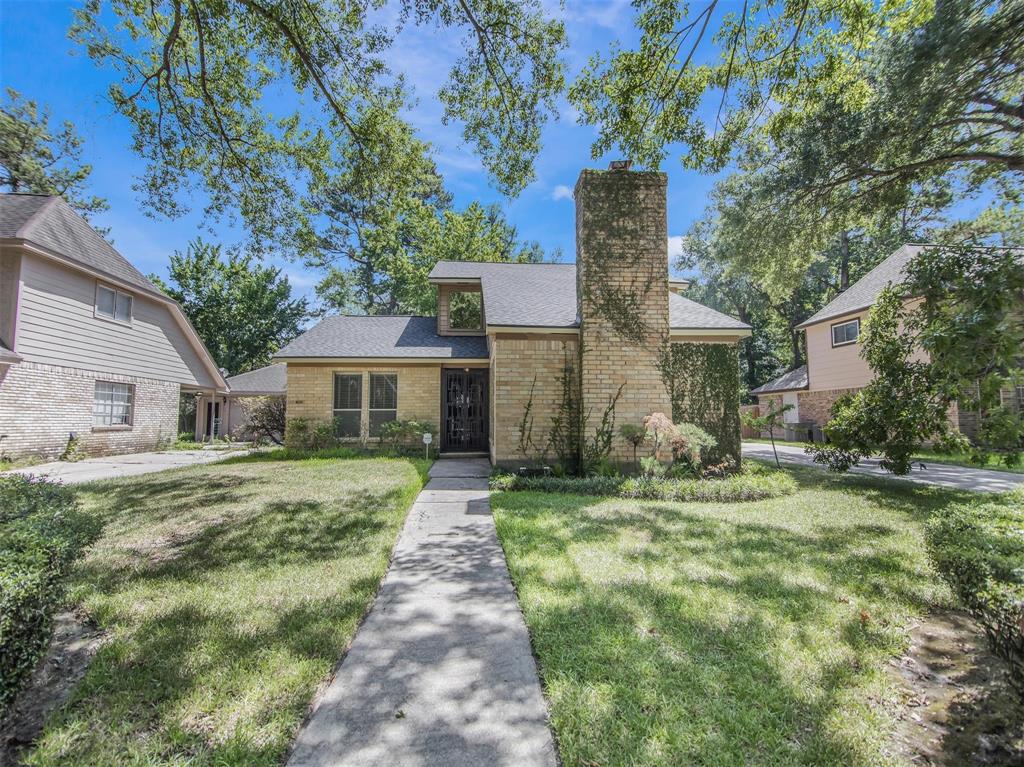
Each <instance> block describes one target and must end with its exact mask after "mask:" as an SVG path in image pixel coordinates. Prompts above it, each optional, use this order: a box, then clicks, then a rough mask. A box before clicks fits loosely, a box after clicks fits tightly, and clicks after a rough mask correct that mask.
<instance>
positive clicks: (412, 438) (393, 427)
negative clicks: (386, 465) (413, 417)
mask: <svg viewBox="0 0 1024 767" xmlns="http://www.w3.org/2000/svg"><path fill="white" fill-rule="evenodd" d="M424 434H433V435H435V436H436V435H437V428H436V427H435V426H434V425H433V424H430V423H423V422H420V421H388V422H387V423H383V424H381V426H380V440H381V443H382V444H387V445H389V446H390V448H391V449H392V450H393V451H395V452H397V451H398V450H399V448H401V447H409V446H413V447H416V448H417V449H419V450H422V447H420V446H421V445H422V444H423V443H422V439H423V435H424Z"/></svg>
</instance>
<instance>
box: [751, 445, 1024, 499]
mask: <svg viewBox="0 0 1024 767" xmlns="http://www.w3.org/2000/svg"><path fill="white" fill-rule="evenodd" d="M775 448H776V450H778V451H779V460H780V461H782V462H783V463H795V464H800V465H802V466H813V467H814V468H816V469H822V470H824V468H825V467H824V466H821V465H820V464H817V463H815V462H814V461H813V460H811V457H810V456H809V455H807V454H806V453H804V449H803V448H802V447H793V446H792V445H776V446H775ZM743 455H745V456H750V457H751V458H761V459H763V460H766V461H774V460H775V458H774V457H773V456H772V446H771V445H770V444H767V443H763V442H744V443H743ZM851 471H854V472H856V473H858V474H868V475H870V476H873V477H883V478H885V479H896V480H902V481H904V482H917V483H918V484H921V485H937V486H939V487H951V488H954V489H957V490H973V491H975V492H982V493H1001V492H1007V491H1009V490H1013V489H1014V488H1017V487H1021V486H1024V474H1012V473H1010V472H1006V471H990V470H988V469H971V468H967V467H964V466H951V465H949V464H945V463H935V462H931V463H929V462H927V461H926V462H925V468H923V469H922V468H920V466H918V464H916V463H915V464H914V468H913V470H912V471H911V473H910V474H908V475H907V476H905V477H897V476H896V475H895V474H891V473H889V472H887V471H886V470H885V469H883V468H882V467H880V466H879V465H878V459H876V458H866V459H865V460H863V461H861V462H860V465H859V466H857V467H855V468H853V469H851Z"/></svg>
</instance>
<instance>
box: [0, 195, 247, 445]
mask: <svg viewBox="0 0 1024 767" xmlns="http://www.w3.org/2000/svg"><path fill="white" fill-rule="evenodd" d="M226 389H227V384H226V382H225V380H224V378H223V376H222V375H221V374H220V372H219V371H218V370H217V366H216V364H215V363H214V361H213V358H212V357H211V356H210V353H209V352H208V351H207V350H206V348H205V347H204V346H203V343H202V341H200V339H199V336H198V335H197V334H196V332H195V329H194V328H193V327H192V326H191V324H190V323H189V321H188V319H187V318H186V317H185V315H184V314H183V312H182V311H181V308H180V307H179V306H178V304H176V303H175V302H174V301H173V300H171V299H170V298H168V297H167V296H165V295H164V294H163V293H161V292H160V291H159V290H158V289H157V288H156V286H154V285H153V284H152V283H151V282H150V281H149V280H147V279H146V278H145V277H144V276H143V275H142V273H141V272H139V271H138V270H137V269H136V268H135V267H134V266H132V265H131V263H129V262H128V260H127V259H125V258H124V256H122V255H121V254H120V253H118V252H117V251H116V250H115V249H114V248H113V247H112V246H111V245H110V243H108V242H107V241H106V240H105V239H104V238H103V237H102V236H101V235H100V234H99V233H98V232H96V231H95V230H94V229H93V228H92V227H91V226H90V225H89V224H88V222H86V221H85V220H84V219H82V218H81V217H80V216H79V215H77V214H76V213H75V212H74V211H73V210H72V209H71V208H70V206H68V204H67V203H66V202H64V201H63V200H62V199H61V198H59V197H55V196H45V195H26V194H4V195H0V454H5V455H7V456H10V457H19V456H24V455H32V454H37V455H42V456H47V457H54V456H59V455H60V454H61V453H62V452H63V451H64V450H65V448H66V447H67V445H68V442H69V440H70V439H71V438H72V437H74V438H76V439H77V440H78V444H79V445H80V446H81V447H82V449H84V451H85V452H87V453H91V454H108V453H124V452H133V451H139V450H148V449H153V448H155V447H157V446H159V445H161V444H162V443H164V442H167V441H170V440H173V439H174V438H175V436H176V432H177V419H178V407H179V401H180V398H181V396H182V394H200V393H204V392H206V393H210V394H214V393H216V392H219V391H226Z"/></svg>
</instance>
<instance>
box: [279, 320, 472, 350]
mask: <svg viewBox="0 0 1024 767" xmlns="http://www.w3.org/2000/svg"><path fill="white" fill-rule="evenodd" d="M310 357H327V358H338V357H355V358H368V357H382V358H395V357H407V358H412V359H481V360H485V359H487V339H486V338H484V337H483V336H440V335H438V334H437V318H436V317H407V316H394V315H378V316H359V317H347V316H346V317H328V318H327V319H325V320H322V321H321V322H320V323H319V324H317V325H315V326H314V327H313V328H311V329H310V330H307V331H306V332H305V333H303V334H302V335H301V336H299V337H298V338H296V339H295V340H294V341H292V342H291V343H290V344H288V345H287V346H285V347H284V348H283V349H281V351H279V352H278V353H277V354H275V355H274V359H283V360H288V359H296V358H299V359H305V358H310Z"/></svg>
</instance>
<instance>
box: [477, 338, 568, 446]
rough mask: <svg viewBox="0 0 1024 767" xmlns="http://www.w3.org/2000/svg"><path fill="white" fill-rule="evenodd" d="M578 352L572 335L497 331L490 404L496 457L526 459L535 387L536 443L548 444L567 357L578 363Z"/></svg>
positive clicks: (534, 418)
mask: <svg viewBox="0 0 1024 767" xmlns="http://www.w3.org/2000/svg"><path fill="white" fill-rule="evenodd" d="M577 354H578V347H577V341H576V338H575V337H572V336H562V335H557V336H545V335H537V336H530V337H526V336H506V337H501V336H498V337H497V338H494V339H493V341H492V351H491V401H492V403H497V404H496V406H494V407H492V408H491V452H492V460H493V461H495V462H496V463H504V464H512V463H516V462H522V461H523V460H524V456H523V454H522V453H521V452H520V450H519V442H520V435H521V433H522V425H523V424H522V421H523V413H524V412H525V410H526V406H527V403H528V402H529V401H530V391H531V389H532V390H533V407H532V409H531V414H532V417H533V431H532V435H533V442H534V444H536V445H538V446H539V447H540V448H543V447H544V446H545V444H546V443H547V440H548V435H549V434H550V433H551V419H552V418H553V417H554V416H555V415H556V414H557V413H558V410H559V406H560V405H561V402H562V386H561V383H560V381H559V378H560V377H561V376H562V371H563V369H564V366H565V363H566V361H568V362H569V363H571V364H573V365H575V364H576V359H577ZM534 382H536V383H534ZM530 457H531V458H536V457H538V456H537V455H536V454H534V455H532V456H530ZM549 457H550V458H551V459H553V458H554V456H549Z"/></svg>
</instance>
